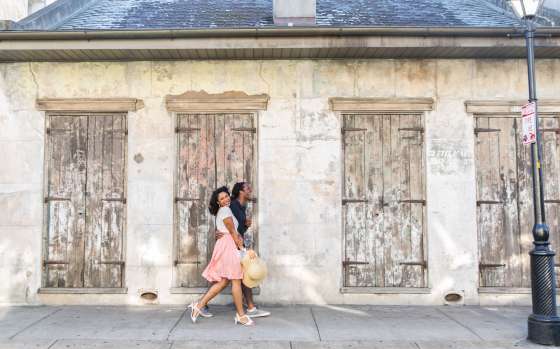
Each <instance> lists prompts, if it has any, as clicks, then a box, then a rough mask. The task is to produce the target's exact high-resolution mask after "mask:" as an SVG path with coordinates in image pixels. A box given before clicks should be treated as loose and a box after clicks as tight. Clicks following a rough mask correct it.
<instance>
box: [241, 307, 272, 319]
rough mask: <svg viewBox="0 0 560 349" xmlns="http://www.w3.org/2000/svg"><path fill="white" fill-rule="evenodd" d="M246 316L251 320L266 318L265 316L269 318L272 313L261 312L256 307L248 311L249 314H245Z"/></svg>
mask: <svg viewBox="0 0 560 349" xmlns="http://www.w3.org/2000/svg"><path fill="white" fill-rule="evenodd" d="M245 314H247V316H248V317H251V318H255V317H265V316H269V315H270V312H268V311H264V310H260V309H257V308H256V307H255V308H253V309H247V312H245Z"/></svg>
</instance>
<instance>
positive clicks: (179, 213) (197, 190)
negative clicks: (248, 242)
mask: <svg viewBox="0 0 560 349" xmlns="http://www.w3.org/2000/svg"><path fill="white" fill-rule="evenodd" d="M176 132H177V149H178V153H177V181H176V198H175V221H176V239H175V244H176V246H175V249H176V251H175V255H176V258H175V265H176V277H175V284H176V285H177V286H178V287H186V288H200V287H206V286H207V282H206V280H205V279H204V278H202V276H201V274H202V271H203V270H204V268H206V265H207V264H208V261H209V260H210V258H211V256H212V249H213V246H214V232H215V222H214V217H213V216H212V215H210V213H209V212H208V200H209V199H210V195H211V194H212V191H213V190H214V189H216V188H217V187H220V186H223V185H227V186H228V187H229V188H230V190H231V189H232V187H233V185H234V184H235V183H236V182H241V181H245V182H249V183H251V184H252V186H253V192H254V193H257V181H256V166H255V164H256V128H255V127H254V116H253V114H179V115H178V117H177V128H176ZM256 210H257V205H256V204H255V203H251V204H250V205H249V208H248V212H247V215H248V216H252V217H257V211H256ZM256 224H257V220H256V219H255V220H254V221H253V227H252V230H253V231H254V232H256V231H258V229H257V227H256ZM256 237H257V235H256V234H255V239H256Z"/></svg>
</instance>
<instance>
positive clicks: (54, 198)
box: [44, 196, 71, 204]
mask: <svg viewBox="0 0 560 349" xmlns="http://www.w3.org/2000/svg"><path fill="white" fill-rule="evenodd" d="M51 201H71V199H70V198H60V197H54V196H47V197H46V198H45V199H44V202H45V204H48V203H49V202H51Z"/></svg>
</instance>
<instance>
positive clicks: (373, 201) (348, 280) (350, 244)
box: [342, 115, 382, 287]
mask: <svg viewBox="0 0 560 349" xmlns="http://www.w3.org/2000/svg"><path fill="white" fill-rule="evenodd" d="M373 121H378V122H377V123H375V122H373ZM372 123H373V125H372ZM379 124H380V123H379V120H377V118H372V117H367V116H361V115H344V120H343V129H342V132H343V133H342V134H343V147H344V167H343V168H344V185H343V190H344V191H343V197H342V205H343V206H342V209H343V217H344V232H345V234H344V260H343V266H344V286H350V287H366V286H372V285H374V284H375V283H376V280H375V278H376V276H377V274H376V267H378V265H377V264H376V260H375V258H374V249H375V247H376V243H377V242H379V241H378V240H377V239H378V238H379V234H377V233H378V232H379V229H376V228H378V227H377V225H378V224H379V222H380V218H379V217H378V215H376V214H374V212H376V211H375V208H376V205H377V203H378V202H379V200H378V196H379V193H380V192H381V188H380V186H378V184H379V183H380V182H379V179H380V178H382V176H381V173H380V171H375V170H373V171H372V172H373V173H367V172H366V167H367V165H366V163H367V164H369V163H372V164H373V166H375V165H377V164H379V163H380V161H374V160H380V152H378V153H377V154H371V153H370V151H372V150H374V151H375V150H376V149H372V147H369V146H368V147H366V144H371V142H372V141H374V139H376V138H377V136H379ZM366 159H371V162H370V161H367V160H366ZM368 175H372V176H375V175H376V177H375V178H371V180H368ZM367 184H370V186H371V187H370V188H366V187H367ZM367 189H370V190H369V191H368V190H367ZM368 194H369V195H368ZM369 212H371V214H368V213H369Z"/></svg>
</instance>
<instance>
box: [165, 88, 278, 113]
mask: <svg viewBox="0 0 560 349" xmlns="http://www.w3.org/2000/svg"><path fill="white" fill-rule="evenodd" d="M269 99H270V97H269V96H268V95H267V94H259V95H248V94H247V93H245V92H242V91H226V92H223V93H208V92H206V91H187V92H185V93H183V94H180V95H167V96H166V97H165V104H166V107H167V110H168V111H170V112H231V111H259V110H266V109H267V108H268V101H269Z"/></svg>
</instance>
